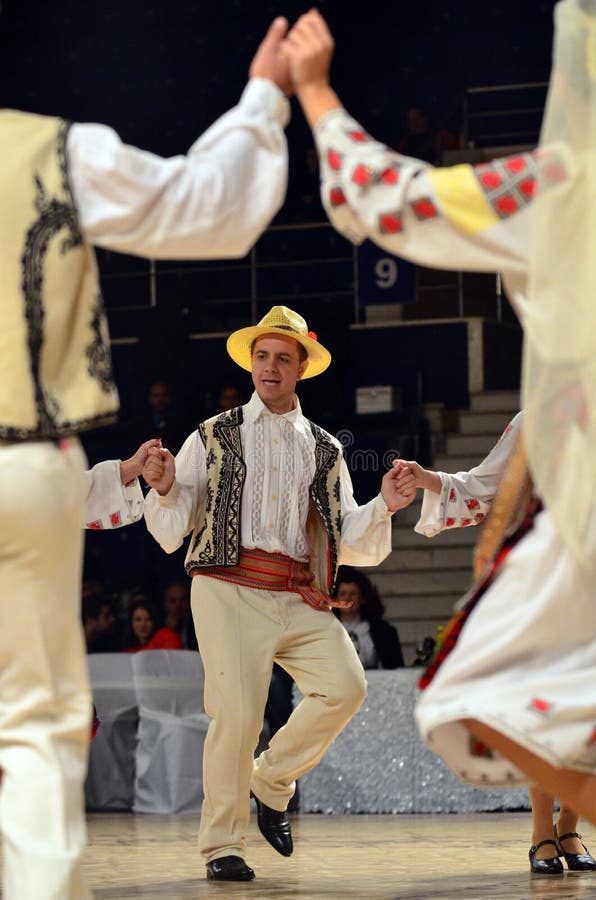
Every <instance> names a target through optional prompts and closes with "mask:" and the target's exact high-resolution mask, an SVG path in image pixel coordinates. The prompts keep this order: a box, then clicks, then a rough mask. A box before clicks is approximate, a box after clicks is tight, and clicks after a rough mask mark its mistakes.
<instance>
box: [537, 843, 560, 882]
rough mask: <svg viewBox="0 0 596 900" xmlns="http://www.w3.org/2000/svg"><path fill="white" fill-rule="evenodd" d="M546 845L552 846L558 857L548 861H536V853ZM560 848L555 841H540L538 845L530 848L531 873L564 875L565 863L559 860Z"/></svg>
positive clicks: (550, 858) (552, 857)
mask: <svg viewBox="0 0 596 900" xmlns="http://www.w3.org/2000/svg"><path fill="white" fill-rule="evenodd" d="M545 844H552V845H553V847H554V848H555V851H556V853H557V855H556V856H551V857H549V858H548V859H536V851H537V850H538V848H539V847H544V845H545ZM558 854H559V848H558V847H557V845H556V843H555V842H554V841H550V840H549V841H540V842H539V843H538V844H534V845H533V846H532V847H530V853H529V856H530V872H533V873H534V875H562V874H563V863H562V862H561V860H560V859H559V855H558Z"/></svg>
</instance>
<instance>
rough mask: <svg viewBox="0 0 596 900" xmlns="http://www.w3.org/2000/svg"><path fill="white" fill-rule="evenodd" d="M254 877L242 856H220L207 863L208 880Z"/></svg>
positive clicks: (238, 879)
mask: <svg viewBox="0 0 596 900" xmlns="http://www.w3.org/2000/svg"><path fill="white" fill-rule="evenodd" d="M254 877H255V873H254V872H253V870H252V869H251V868H250V866H247V865H246V863H245V862H244V860H243V859H242V857H241V856H220V858H219V859H212V860H211V862H208V863H207V880H208V881H252V880H253V878H254Z"/></svg>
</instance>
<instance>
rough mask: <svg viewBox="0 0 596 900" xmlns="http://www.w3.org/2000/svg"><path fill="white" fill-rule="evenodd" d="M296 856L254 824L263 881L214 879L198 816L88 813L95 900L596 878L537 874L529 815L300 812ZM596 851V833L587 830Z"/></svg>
mask: <svg viewBox="0 0 596 900" xmlns="http://www.w3.org/2000/svg"><path fill="white" fill-rule="evenodd" d="M292 821H293V833H294V854H293V856H292V857H291V858H290V859H284V858H283V857H282V856H279V855H278V854H277V853H276V852H275V851H274V850H273V849H272V848H270V847H269V845H268V844H266V843H265V841H264V840H263V838H262V837H261V835H260V834H259V832H258V831H257V828H256V825H255V823H254V815H253V820H252V821H251V829H250V832H249V843H248V852H247V862H248V863H249V865H251V866H252V867H253V868H254V869H255V871H256V875H257V877H256V880H255V881H252V882H249V883H247V884H241V883H229V882H228V883H224V882H216V883H213V882H207V881H206V880H205V869H204V866H203V864H202V861H201V859H200V857H199V854H198V852H197V849H196V835H197V824H198V821H197V817H196V816H194V815H193V816H187V815H185V816H156V815H151V816H139V815H137V816H135V815H131V814H128V813H122V814H112V813H96V814H93V815H90V816H89V817H88V825H89V848H88V850H87V853H86V856H85V869H86V874H87V878H88V880H89V882H90V885H91V887H92V889H93V893H94V896H95V897H98V898H114V900H116V898H117V900H124V898H127V897H138V898H144V900H152V898H155V897H163V898H167V900H179V898H188V897H193V898H195V900H200V898H205V897H208V898H209V900H228V898H229V900H244V898H249V900H352V898H353V900H435V898H437V900H439V898H442V900H480V898H490V900H503V898H511V900H526V898H528V900H530V898H551V900H579V898H585V900H589V898H596V874H592V873H589V872H586V873H583V872H577V873H572V872H568V871H567V869H566V870H565V874H564V875H562V876H555V877H553V876H549V877H544V876H542V877H541V876H532V875H530V870H529V866H528V847H529V837H530V816H529V813H476V814H474V815H465V816H464V815H461V816H460V815H451V816H450V815H437V816H426V815H419V816H405V815H402V816H380V815H379V816H369V815H366V816H364V815H354V816H323V815H294V816H293V817H292ZM580 830H581V831H582V833H583V835H584V842H585V843H586V844H587V845H588V847H589V848H590V849H591V850H592V851H595V852H596V828H594V827H593V826H591V825H584V824H582V826H581V829H580Z"/></svg>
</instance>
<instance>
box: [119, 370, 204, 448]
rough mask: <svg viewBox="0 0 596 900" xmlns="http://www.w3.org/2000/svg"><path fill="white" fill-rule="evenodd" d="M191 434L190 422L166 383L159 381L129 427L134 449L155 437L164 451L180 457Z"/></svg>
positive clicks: (152, 386) (153, 386) (152, 384)
mask: <svg viewBox="0 0 596 900" xmlns="http://www.w3.org/2000/svg"><path fill="white" fill-rule="evenodd" d="M189 430H190V427H189V422H188V421H187V419H186V418H185V416H184V415H183V411H182V410H181V409H180V404H177V403H176V402H175V401H174V398H173V395H172V391H171V389H170V386H169V384H168V383H167V382H165V381H162V380H160V379H157V380H156V381H153V382H152V383H151V384H150V385H149V389H148V392H147V402H146V405H145V407H144V409H143V410H142V411H141V412H140V414H139V415H137V416H135V417H134V419H133V421H132V422H131V423H130V428H129V432H130V433H129V438H128V439H129V441H131V442H132V444H133V446H134V444H136V443H139V442H141V441H142V440H143V439H145V438H146V436H147V434H152V435H154V436H155V437H156V438H160V439H161V442H162V444H163V446H164V447H167V448H168V449H169V450H171V451H172V453H177V452H178V450H179V449H180V447H181V446H182V443H183V441H184V439H185V438H186V435H187V434H188V432H189Z"/></svg>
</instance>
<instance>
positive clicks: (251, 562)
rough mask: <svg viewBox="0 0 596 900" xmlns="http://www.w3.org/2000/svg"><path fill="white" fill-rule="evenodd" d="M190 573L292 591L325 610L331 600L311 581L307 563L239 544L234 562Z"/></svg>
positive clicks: (257, 586) (260, 587)
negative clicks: (238, 555)
mask: <svg viewBox="0 0 596 900" xmlns="http://www.w3.org/2000/svg"><path fill="white" fill-rule="evenodd" d="M191 575H193V576H195V575H207V576H208V577H209V578H219V579H220V580H221V581H231V582H233V583H234V584H241V585H243V586H244V587H249V588H256V589H257V590H261V591H292V592H293V593H295V594H300V596H301V597H302V599H303V600H304V602H305V603H308V605H309V606H313V607H314V608H315V609H328V608H329V607H330V606H331V604H332V602H333V601H332V599H331V597H330V596H329V594H327V593H325V591H323V590H321V588H320V587H318V586H316V585H314V584H313V582H314V579H315V576H314V575H313V573H312V572H311V571H310V569H309V566H308V563H306V562H300V561H299V560H297V559H292V557H291V556H284V554H283V553H266V552H265V550H247V549H246V548H245V547H241V548H240V559H239V561H238V564H237V565H235V566H201V568H196V569H193V570H192V571H191Z"/></svg>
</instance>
